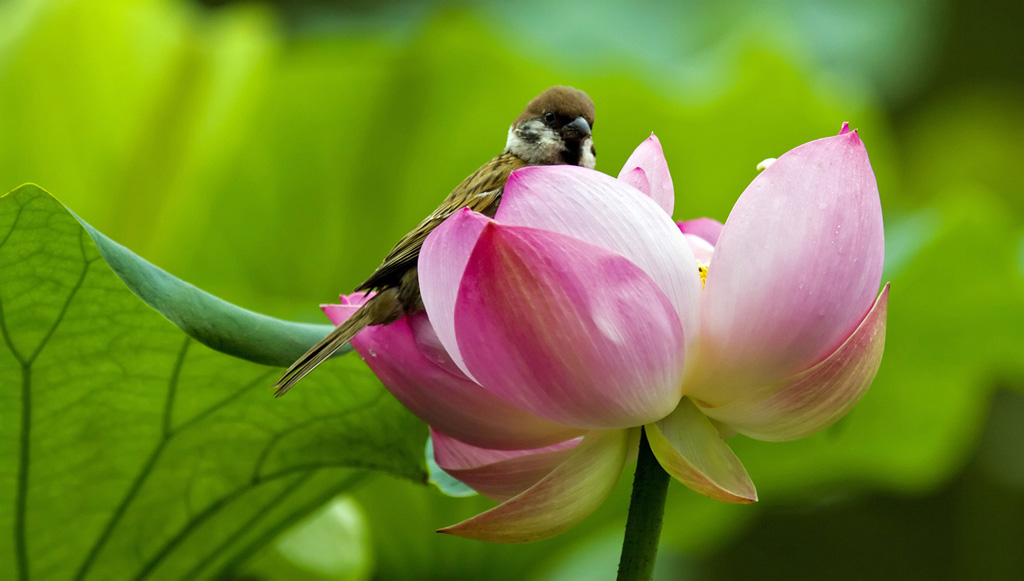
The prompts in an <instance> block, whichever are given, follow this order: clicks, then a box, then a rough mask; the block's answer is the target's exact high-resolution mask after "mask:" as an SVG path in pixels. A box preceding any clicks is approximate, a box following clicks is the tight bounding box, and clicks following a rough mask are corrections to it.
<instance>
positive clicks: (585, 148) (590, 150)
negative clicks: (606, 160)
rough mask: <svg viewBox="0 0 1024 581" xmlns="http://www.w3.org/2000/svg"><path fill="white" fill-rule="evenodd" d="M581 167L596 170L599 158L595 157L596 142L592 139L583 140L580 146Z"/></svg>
mask: <svg viewBox="0 0 1024 581" xmlns="http://www.w3.org/2000/svg"><path fill="white" fill-rule="evenodd" d="M580 165H581V166H583V167H585V168H589V169H594V166H595V165H597V157H596V156H595V155H594V140H593V139H592V138H590V137H588V138H586V139H584V140H583V143H581V144H580Z"/></svg>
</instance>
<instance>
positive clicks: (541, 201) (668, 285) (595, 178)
mask: <svg viewBox="0 0 1024 581" xmlns="http://www.w3.org/2000/svg"><path fill="white" fill-rule="evenodd" d="M495 219H496V220H497V221H498V222H500V223H502V224H508V225H513V226H528V227H531V228H540V229H542V230H549V231H551V232H558V233H559V234H565V235H567V236H570V237H572V238H576V239H579V240H583V241H585V242H589V243H590V244H593V245H595V246H600V247H601V248H605V249H607V250H609V251H611V252H614V253H616V254H620V255H622V256H625V257H626V258H628V259H629V260H631V261H632V262H633V263H635V264H636V265H637V266H639V267H640V268H641V269H643V270H644V272H646V273H647V274H648V275H650V277H651V279H652V280H654V282H655V283H656V284H657V285H658V287H660V288H661V290H662V291H664V293H665V295H666V296H668V298H669V300H670V301H671V302H672V305H673V306H674V307H675V309H676V312H677V313H679V319H680V321H681V322H682V324H683V328H684V329H687V331H688V333H689V330H690V329H694V330H695V329H696V327H697V317H698V309H699V303H700V292H701V281H700V274H699V273H698V271H697V268H696V266H695V265H696V258H694V256H693V252H692V251H691V250H690V247H689V245H687V243H686V240H685V239H684V238H683V236H682V233H681V232H680V231H679V228H678V227H677V226H676V225H675V223H674V222H672V219H671V218H670V217H669V216H668V214H666V213H665V212H664V211H663V210H662V209H661V208H659V207H658V205H657V204H655V203H654V202H653V201H652V200H651V198H649V197H647V196H644V195H642V194H641V193H640V192H638V191H637V190H636V189H635V188H631V187H629V186H627V185H626V184H625V183H623V182H621V181H619V180H616V179H614V178H612V177H610V176H607V175H605V174H603V173H600V172H596V171H593V170H588V169H585V168H581V167H575V166H564V165H563V166H534V167H525V168H523V169H520V170H516V171H515V172H514V173H513V174H512V176H511V177H510V178H509V181H508V184H507V185H506V186H505V193H504V195H503V197H502V201H501V206H499V207H498V212H497V214H496V215H495ZM693 335H694V336H696V333H693ZM692 338H693V337H688V338H687V340H688V341H689V340H692Z"/></svg>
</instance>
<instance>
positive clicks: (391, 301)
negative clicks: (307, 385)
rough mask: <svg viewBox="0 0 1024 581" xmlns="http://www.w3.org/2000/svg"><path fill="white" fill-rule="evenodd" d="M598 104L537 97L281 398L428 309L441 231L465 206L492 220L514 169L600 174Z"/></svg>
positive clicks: (391, 260) (288, 380)
mask: <svg viewBox="0 0 1024 581" xmlns="http://www.w3.org/2000/svg"><path fill="white" fill-rule="evenodd" d="M593 128H594V102H593V101H592V100H591V99H590V97H589V96H587V94H586V93H584V92H583V91H580V90H578V89H574V88H572V87H567V86H560V85H559V86H554V87H550V88H548V89H547V90H545V91H544V92H542V93H541V94H540V95H538V96H536V97H534V98H533V99H532V100H530V102H529V103H528V104H527V105H526V108H525V109H524V110H523V112H522V113H521V114H520V115H519V116H518V117H516V119H515V120H514V121H513V122H512V125H511V126H510V127H509V129H508V138H507V140H506V142H505V149H504V150H503V151H502V152H501V153H500V154H499V155H498V156H497V157H495V158H493V159H491V160H490V161H488V162H487V163H485V164H484V165H483V166H481V167H480V168H479V169H477V170H476V171H475V172H473V173H472V174H470V175H469V177H467V178H466V179H464V180H463V181H462V183H460V184H459V185H458V186H456V187H455V189H454V190H452V191H451V193H450V194H448V196H447V197H446V198H445V199H444V200H443V201H442V202H441V204H440V205H439V206H438V207H437V209H436V210H434V211H433V212H431V213H430V215H429V216H427V217H426V218H424V219H423V221H422V222H420V223H419V225H417V226H416V227H415V228H413V229H412V231H410V232H409V233H408V234H406V235H405V236H404V237H403V238H402V239H401V240H399V241H398V243H397V244H395V246H394V248H392V249H391V252H389V253H388V255H387V256H386V257H385V258H384V262H383V263H382V264H381V265H380V266H379V267H378V268H377V270H375V271H374V272H373V274H371V275H370V276H369V278H367V279H366V280H365V281H364V282H363V283H362V284H361V285H359V286H358V287H356V289H355V292H359V291H366V292H367V293H370V292H374V291H376V294H374V295H373V296H372V297H371V298H370V299H369V300H367V301H366V302H365V303H363V305H362V306H361V307H360V308H359V309H358V310H357V311H356V312H355V313H353V314H352V315H351V316H350V317H349V318H348V319H347V320H345V321H344V322H343V323H341V324H340V325H338V326H337V327H335V328H334V330H333V331H331V332H330V333H329V334H328V335H327V336H326V337H324V338H323V340H321V341H320V342H319V343H317V344H316V345H314V346H313V347H312V348H311V349H310V350H309V351H307V352H306V353H305V354H304V355H303V356H302V357H300V358H299V359H297V360H296V361H295V362H294V363H292V365H291V366H290V367H289V368H288V369H287V370H286V371H285V372H284V374H283V375H282V376H281V378H280V379H278V381H277V383H275V384H274V387H273V389H274V390H275V392H274V395H275V397H280V396H282V395H284V394H285V393H287V392H288V390H290V389H291V388H292V387H293V386H294V385H295V384H296V383H298V382H299V380H301V379H302V378H303V377H305V376H306V375H308V374H309V372H311V371H312V370H313V369H315V368H316V367H317V366H318V365H320V364H321V363H323V362H324V361H325V360H326V359H327V358H328V357H330V356H331V355H333V354H334V353H335V352H336V351H337V350H338V349H340V348H341V347H342V346H344V345H345V343H347V342H348V341H349V340H351V339H352V338H353V337H355V336H356V334H358V333H359V332H360V331H362V330H363V329H364V328H366V327H367V326H369V325H387V324H390V323H393V322H395V321H397V320H398V319H400V318H402V317H403V316H405V315H406V314H411V313H415V312H417V311H421V310H423V301H422V299H421V298H420V290H419V278H418V270H417V260H418V258H419V254H420V249H421V248H422V247H423V241H424V240H426V239H427V235H429V234H430V233H431V232H432V231H433V230H434V228H437V227H438V226H439V225H440V224H441V223H442V222H444V221H445V219H447V218H448V217H449V216H451V215H452V214H454V213H455V212H456V211H457V210H460V209H462V208H469V209H471V210H474V211H476V212H480V213H481V214H484V215H486V216H488V217H490V218H493V217H494V214H495V212H496V211H497V209H498V205H499V204H500V202H501V195H502V192H503V191H504V188H505V183H506V181H507V180H508V178H509V176H510V175H511V174H512V172H513V171H515V170H517V169H519V168H522V167H526V166H530V165H561V164H565V165H578V166H582V167H586V168H590V169H594V165H595V163H596V161H597V151H596V149H595V148H594V140H593V137H592V134H591V132H592V130H593Z"/></svg>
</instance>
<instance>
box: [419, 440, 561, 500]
mask: <svg viewBox="0 0 1024 581" xmlns="http://www.w3.org/2000/svg"><path fill="white" fill-rule="evenodd" d="M430 437H431V438H432V440H433V442H434V460H435V461H436V462H437V465H438V466H440V467H441V468H443V469H444V471H445V472H447V473H448V474H449V475H451V476H453V477H455V478H457V479H459V480H460V481H462V482H463V483H465V484H466V485H468V486H469V487H470V488H472V489H473V490H476V491H477V492H479V493H480V494H483V495H484V496H486V497H487V498H490V499H491V500H495V501H497V502H503V501H505V500H508V499H509V498H512V497H513V496H515V495H517V494H519V493H520V492H522V491H524V490H526V489H527V488H529V487H531V486H533V485H534V484H536V483H537V481H539V480H540V479H541V478H543V477H545V476H547V474H548V473H550V472H551V471H552V470H554V468H555V466H558V465H559V464H561V463H562V462H563V461H564V460H565V459H566V458H568V457H569V455H570V454H572V450H573V448H575V447H576V445H577V444H579V442H580V441H579V440H578V439H574V440H568V441H566V442H560V443H558V444H554V445H552V446H546V447H544V448H536V449H532V450H488V449H484V448H477V447H475V446H471V445H469V444H466V443H464V442H460V441H458V440H456V439H455V438H452V437H449V436H446V435H445V434H442V433H441V432H439V431H437V430H435V429H433V428H431V430H430Z"/></svg>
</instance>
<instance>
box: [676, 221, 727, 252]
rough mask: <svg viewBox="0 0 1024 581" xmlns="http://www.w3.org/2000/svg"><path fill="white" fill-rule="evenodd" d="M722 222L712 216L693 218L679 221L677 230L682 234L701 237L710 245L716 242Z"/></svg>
mask: <svg viewBox="0 0 1024 581" xmlns="http://www.w3.org/2000/svg"><path fill="white" fill-rule="evenodd" d="M722 227H723V224H722V223H721V222H719V221H718V220H715V219H714V218H694V219H693V220H686V221H684V222H679V230H680V231H681V232H682V233H683V234H690V235H692V236H696V237H698V238H701V239H703V240H704V241H706V242H707V243H708V244H710V245H711V246H714V245H715V244H718V237H719V236H720V235H721V234H722Z"/></svg>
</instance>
